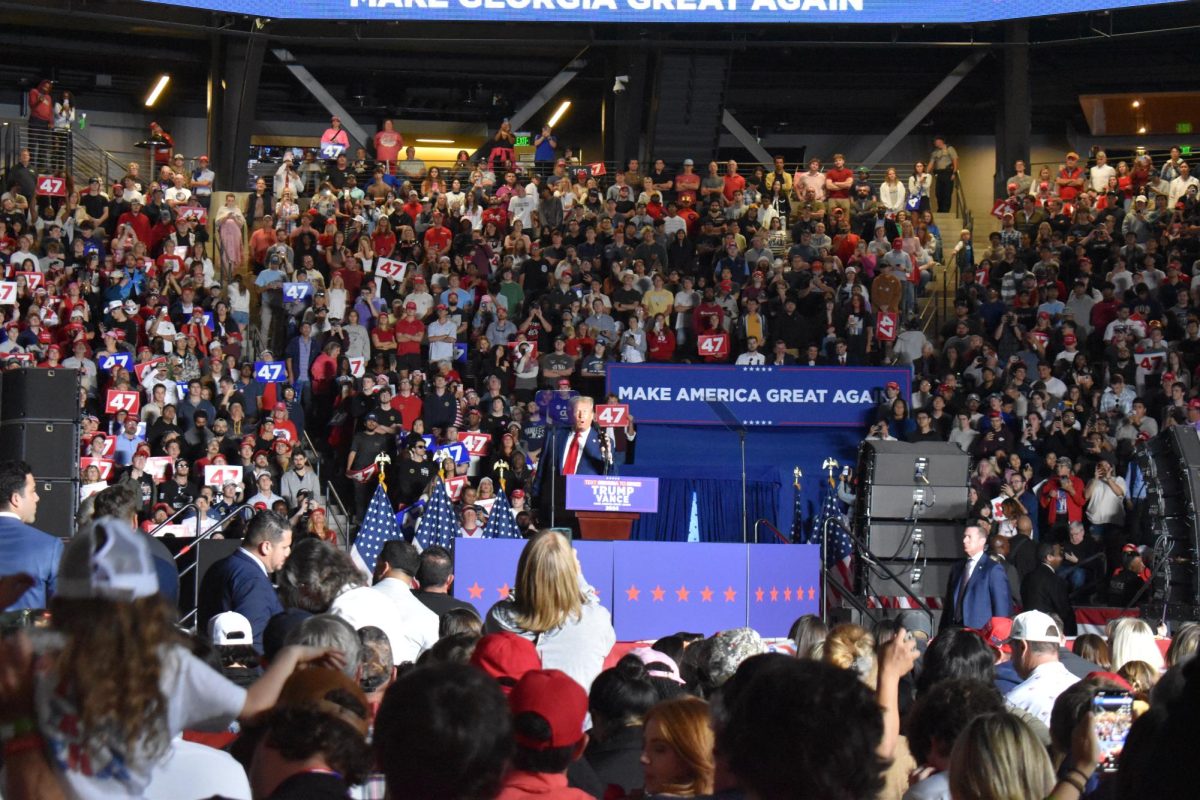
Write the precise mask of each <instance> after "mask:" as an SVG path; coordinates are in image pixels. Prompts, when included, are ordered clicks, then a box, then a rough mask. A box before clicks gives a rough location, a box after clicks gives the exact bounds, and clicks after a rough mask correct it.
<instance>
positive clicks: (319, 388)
mask: <svg viewBox="0 0 1200 800" xmlns="http://www.w3.org/2000/svg"><path fill="white" fill-rule="evenodd" d="M341 354H342V343H341V342H339V341H338V340H336V339H330V340H329V341H328V342H326V343H325V346H324V347H322V348H321V354H320V355H319V356H317V357H316V358H314V359H313V363H312V366H310V367H309V368H308V372H309V374H310V375H311V376H312V383H311V385H310V387H309V391H311V392H312V399H313V417H314V419H313V427H312V430H317V431H323V430H325V427H326V424H327V423H328V422H329V418H330V417H331V416H333V402H334V398H336V397H337V381H336V380H335V377H336V376H337V369H338V358H339V357H340V356H341ZM272 385H274V384H272ZM272 409H274V406H272ZM284 410H285V411H286V410H287V406H284ZM315 438H316V439H317V441H324V440H323V439H322V437H319V436H318V437H315Z"/></svg>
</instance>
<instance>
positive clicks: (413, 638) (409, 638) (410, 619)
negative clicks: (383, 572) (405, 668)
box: [371, 578, 439, 664]
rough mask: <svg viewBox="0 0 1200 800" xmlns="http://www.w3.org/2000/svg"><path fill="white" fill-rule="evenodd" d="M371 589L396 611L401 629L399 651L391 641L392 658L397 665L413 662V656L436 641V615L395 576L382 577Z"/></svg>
mask: <svg viewBox="0 0 1200 800" xmlns="http://www.w3.org/2000/svg"><path fill="white" fill-rule="evenodd" d="M371 590H372V591H374V592H378V593H379V594H381V595H383V596H384V597H386V598H388V600H390V601H391V602H392V603H394V604H395V606H396V609H397V611H398V612H399V614H400V616H399V623H398V624H399V627H401V628H402V629H403V631H404V638H403V641H402V642H401V649H402V650H403V652H397V651H396V645H395V644H393V645H392V660H393V661H395V662H396V663H397V664H401V663H403V662H405V661H416V660H417V656H419V655H421V653H423V652H425V651H426V650H428V649H429V648H431V647H433V646H434V644H436V643H437V640H438V625H439V622H438V615H437V614H436V613H435V612H434V611H432V610H431V609H430V608H429V607H428V606H426V605H425V604H424V603H422V602H421V601H420V600H418V599H417V598H416V595H414V594H413V591H412V589H411V588H409V586H408V584H406V583H405V582H404V581H403V580H401V579H399V578H384V579H383V580H381V581H380V582H379V583H377V584H375V585H374V586H372V587H371Z"/></svg>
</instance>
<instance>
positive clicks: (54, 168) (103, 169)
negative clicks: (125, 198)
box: [0, 119, 140, 190]
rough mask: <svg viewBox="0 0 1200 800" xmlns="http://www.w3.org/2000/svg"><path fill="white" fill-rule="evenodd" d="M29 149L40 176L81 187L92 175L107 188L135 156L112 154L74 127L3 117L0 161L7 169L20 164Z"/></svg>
mask: <svg viewBox="0 0 1200 800" xmlns="http://www.w3.org/2000/svg"><path fill="white" fill-rule="evenodd" d="M22 149H28V150H29V154H30V162H31V166H32V168H33V169H34V170H35V171H36V172H37V173H38V174H41V175H57V176H59V177H68V178H70V180H71V182H72V184H73V186H74V188H76V189H79V190H82V189H84V188H86V187H87V184H88V181H89V180H90V179H91V178H93V177H98V178H100V181H101V185H102V188H105V189H107V188H108V187H111V186H112V184H113V183H114V182H116V181H118V180H120V179H121V178H122V177H124V176H125V174H126V173H127V172H128V171H129V162H130V161H139V160H140V159H139V158H138V157H137V156H136V155H132V154H124V155H123V156H122V155H116V154H113V153H110V152H109V151H107V150H105V149H104V148H102V147H100V146H99V145H98V144H96V143H95V142H93V141H92V140H91V139H89V138H88V137H87V136H85V135H84V134H83V133H81V132H80V131H78V130H76V129H75V128H66V129H53V130H52V129H49V128H39V127H30V126H29V125H28V124H27V123H26V121H25V120H18V119H0V161H2V162H3V163H4V166H5V168H6V169H7V168H10V167H12V166H13V165H14V164H16V163H17V161H18V159H19V157H20V153H21V150H22Z"/></svg>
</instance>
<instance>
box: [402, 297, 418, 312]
mask: <svg viewBox="0 0 1200 800" xmlns="http://www.w3.org/2000/svg"><path fill="white" fill-rule="evenodd" d="M404 310H405V311H416V310H417V304H416V303H414V302H413V301H412V300H409V301H408V302H407V303H405V304H404Z"/></svg>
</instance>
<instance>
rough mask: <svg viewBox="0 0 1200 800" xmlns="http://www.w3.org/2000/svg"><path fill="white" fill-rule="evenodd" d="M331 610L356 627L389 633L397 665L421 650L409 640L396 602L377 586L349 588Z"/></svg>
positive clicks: (412, 658)
mask: <svg viewBox="0 0 1200 800" xmlns="http://www.w3.org/2000/svg"><path fill="white" fill-rule="evenodd" d="M329 613H330V614H333V615H334V616H338V617H341V618H342V619H344V620H346V622H349V623H350V625H351V626H352V627H353V628H354V630H358V629H359V628H365V627H367V626H368V625H374V626H375V627H376V628H379V629H380V630H381V631H383V632H384V633H386V634H387V637H388V643H389V644H391V646H392V662H393V663H395V664H403V663H404V662H405V661H415V660H416V654H419V653H420V651H421V648H420V646H419V645H417V644H416V643H415V642H413V641H412V640H410V639H409V637H408V632H407V631H406V629H405V626H404V623H403V620H402V617H401V615H400V612H399V609H398V608H397V606H396V604H395V603H393V602H392V601H391V600H390V599H388V597H387V596H386V595H384V594H383V593H381V592H377V591H375V590H374V589H373V588H368V587H366V586H356V587H355V588H353V589H347V590H346V591H344V592H342V593H341V594H340V595H338V596H337V597H336V598H335V599H334V601H333V603H332V604H330V606H329ZM414 651H415V654H414Z"/></svg>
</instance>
